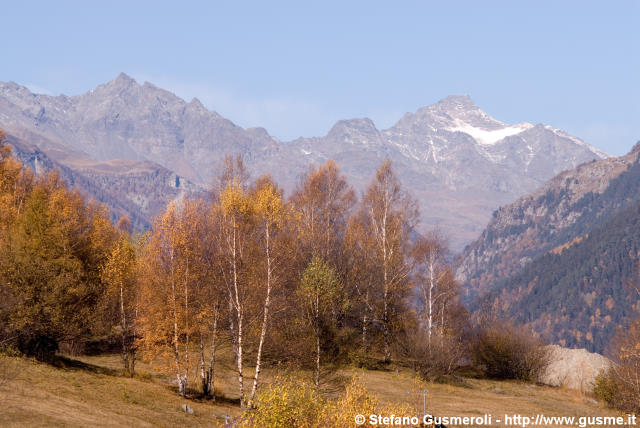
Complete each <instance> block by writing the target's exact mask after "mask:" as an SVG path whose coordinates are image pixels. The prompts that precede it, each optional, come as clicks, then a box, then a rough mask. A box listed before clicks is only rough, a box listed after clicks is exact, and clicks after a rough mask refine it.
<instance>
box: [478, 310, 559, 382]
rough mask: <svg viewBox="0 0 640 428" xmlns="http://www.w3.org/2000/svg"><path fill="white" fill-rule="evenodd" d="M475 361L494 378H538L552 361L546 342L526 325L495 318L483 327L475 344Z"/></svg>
mask: <svg viewBox="0 0 640 428" xmlns="http://www.w3.org/2000/svg"><path fill="white" fill-rule="evenodd" d="M472 358H473V362H474V364H476V365H477V366H478V368H480V369H481V370H482V372H483V373H484V375H485V376H486V377H488V378H491V379H517V380H523V381H536V380H537V379H538V378H539V376H540V375H541V374H542V372H543V370H544V369H545V368H546V367H547V366H548V365H549V352H548V351H547V350H546V349H545V347H544V343H543V342H542V340H540V339H539V338H536V337H535V336H534V335H533V334H532V332H530V331H529V330H527V329H526V328H524V327H514V326H513V325H511V324H508V323H497V322H494V323H492V324H491V325H489V326H486V327H484V328H481V329H479V331H478V332H477V333H476V337H475V339H474V343H473V348H472Z"/></svg>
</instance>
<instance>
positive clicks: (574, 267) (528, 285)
mask: <svg viewBox="0 0 640 428" xmlns="http://www.w3.org/2000/svg"><path fill="white" fill-rule="evenodd" d="M638 262H640V142H639V143H638V144H637V145H636V147H634V149H633V150H632V151H631V152H630V153H629V154H627V155H625V156H621V157H611V158H607V159H605V160H600V161H594V162H590V163H586V164H583V165H580V166H579V167H577V168H576V169H573V170H570V171H565V172H563V173H561V174H559V175H558V176H556V177H554V178H553V179H552V180H550V181H549V182H548V183H547V184H546V185H545V186H543V187H542V188H540V189H538V190H537V191H536V192H535V193H532V194H530V195H527V196H523V197H522V198H520V199H519V200H518V201H516V202H514V203H513V204H510V205H508V206H505V207H503V208H501V209H499V210H498V211H496V212H495V213H494V216H493V219H492V220H491V222H490V223H489V225H488V226H487V228H486V229H485V231H484V232H483V233H482V235H481V236H480V238H478V239H477V240H476V241H474V242H473V243H472V244H470V245H469V246H468V247H467V248H466V249H465V250H464V252H463V253H462V255H461V257H460V260H459V265H458V269H457V275H458V277H459V279H461V280H463V282H464V283H465V286H466V288H467V290H469V291H470V293H471V295H472V296H473V295H475V296H477V297H476V303H475V306H476V307H477V308H479V309H482V310H485V309H486V305H487V304H489V305H490V306H491V307H493V308H494V310H496V311H497V312H498V313H500V314H502V315H504V316H507V317H510V318H512V319H515V320H516V321H519V322H523V323H529V324H531V325H532V326H533V327H535V328H536V329H537V330H538V332H539V333H541V334H543V335H544V336H546V337H547V338H548V339H550V340H553V341H556V342H558V343H560V344H562V345H563V346H570V347H584V348H587V349H590V350H592V351H597V352H602V351H603V350H604V349H605V347H606V345H607V344H608V341H609V339H610V338H611V336H612V335H613V333H614V332H615V327H616V326H618V325H620V324H621V323H624V322H625V320H626V317H627V316H630V315H632V314H634V313H636V311H637V310H638V309H639V308H640V296H639V295H638V294H637V292H636V290H635V287H637V286H638V277H639V276H638V275H639V272H638V266H639V265H638ZM625 283H630V284H632V285H635V287H634V286H625Z"/></svg>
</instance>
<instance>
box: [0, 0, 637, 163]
mask: <svg viewBox="0 0 640 428" xmlns="http://www.w3.org/2000/svg"><path fill="white" fill-rule="evenodd" d="M3 3H4V4H3V5H2V8H1V10H0V18H1V20H2V33H3V36H2V38H1V41H0V47H1V52H2V54H1V55H2V66H1V67H0V80H1V81H9V80H12V81H15V82H18V83H21V84H26V85H27V86H29V87H31V88H33V89H37V90H39V91H42V92H47V93H51V94H59V93H64V94H67V95H75V94H78V93H81V92H85V91H87V90H89V89H91V88H93V87H95V86H97V85H98V84H100V83H104V82H106V81H108V80H111V79H114V78H115V77H116V76H117V74H118V73H119V72H121V71H124V72H126V73H127V74H130V75H131V76H133V77H135V78H136V79H137V80H138V81H140V82H143V81H145V80H148V81H150V82H152V83H154V84H156V85H158V86H161V87H164V88H166V89H169V90H171V91H173V92H175V93H177V94H178V95H180V96H182V97H184V98H187V99H188V100H189V99H190V98H192V97H198V98H199V99H200V100H201V101H202V102H203V103H204V104H205V105H206V106H207V107H208V108H210V109H213V110H216V111H217V112H218V113H220V114H222V115H223V116H225V117H227V118H229V119H230V120H232V121H234V122H235V123H237V124H239V125H242V126H244V127H249V126H264V127H265V128H267V130H268V131H269V132H270V133H271V134H273V135H275V136H277V137H278V138H281V139H293V138H295V137H298V136H300V135H304V136H314V135H324V134H326V132H327V131H328V130H329V129H330V127H331V126H332V125H333V123H334V122H335V121H336V120H339V119H344V118H352V117H364V116H367V117H371V118H372V119H373V120H374V122H375V123H376V125H377V126H378V128H385V127H388V126H391V125H392V124H393V123H395V122H396V121H397V120H398V119H399V118H400V117H401V116H402V115H403V114H404V113H405V112H407V111H415V110H416V109H418V108H419V107H422V106H425V105H429V104H432V103H434V102H436V101H438V100H439V99H441V98H443V97H445V96H447V95H449V94H469V95H470V96H471V98H472V99H473V100H474V101H475V102H476V104H478V105H479V106H480V107H481V108H482V109H483V110H484V111H486V112H487V113H488V114H490V115H492V116H494V117H496V118H497V119H499V120H502V121H505V122H509V123H516V122H521V121H528V122H533V123H540V122H542V123H545V124H549V125H552V126H554V127H557V128H561V129H564V130H566V131H568V132H570V133H572V134H574V135H576V136H578V137H580V138H582V139H584V140H586V141H588V142H590V143H592V144H594V145H596V146H598V147H600V148H602V149H604V150H607V151H609V152H611V153H613V154H622V153H626V152H627V151H628V150H629V149H630V148H631V146H632V145H633V144H634V143H635V142H636V141H637V140H639V139H640V31H639V30H638V22H640V2H639V1H611V2H604V1H549V2H546V1H528V2H525V1H504V2H499V1H464V2H463V1H438V2H435V1H433V2H432V1H420V2H408V1H396V2H391V1H384V2H377V1H346V0H343V1H335V2H334V1H329V0H324V1H321V2H304V1H291V2H279V1H261V2H243V1H235V2H230V1H227V2H216V1H202V2H189V1H180V2H178V1H173V2H161V1H154V2H144V1H134V0H129V1H126V2H121V1H110V2H90V1H89V2H87V1H82V2H66V1H57V2H29V1H25V2H17V1H12V2H3Z"/></svg>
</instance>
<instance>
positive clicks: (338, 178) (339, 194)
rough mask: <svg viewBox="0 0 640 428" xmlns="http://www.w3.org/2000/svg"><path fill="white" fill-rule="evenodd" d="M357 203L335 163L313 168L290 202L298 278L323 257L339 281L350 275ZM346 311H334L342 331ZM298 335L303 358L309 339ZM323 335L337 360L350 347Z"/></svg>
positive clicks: (332, 333)
mask: <svg viewBox="0 0 640 428" xmlns="http://www.w3.org/2000/svg"><path fill="white" fill-rule="evenodd" d="M355 203H356V197H355V193H354V191H353V189H352V187H351V186H350V185H349V184H348V182H347V179H346V177H345V176H344V175H343V174H341V173H340V170H339V168H338V166H337V164H336V163H335V162H334V161H332V160H330V161H328V162H327V163H326V164H324V165H321V166H319V167H311V168H310V169H309V171H308V172H307V174H305V175H304V176H303V178H302V180H301V182H300V183H299V184H298V186H297V188H296V190H295V191H294V193H293V195H292V196H291V198H290V204H291V207H292V211H293V222H292V226H291V227H292V228H293V229H294V230H295V234H296V238H297V239H296V240H295V250H296V251H295V263H296V265H295V269H296V270H297V272H298V275H300V273H301V272H303V271H304V270H305V269H306V268H307V266H308V265H309V263H311V261H312V260H313V258H314V257H320V258H321V259H322V260H324V261H325V262H326V263H327V264H328V265H329V266H330V267H331V269H333V270H334V271H335V273H336V275H337V276H338V277H339V278H344V277H345V275H346V273H347V272H348V271H349V265H348V262H349V259H348V258H347V257H345V246H344V236H345V233H346V228H347V224H348V222H349V217H350V215H351V213H352V211H353V208H354V205H355ZM298 281H299V277H298V278H297V279H296V281H295V284H298ZM345 308H346V306H335V307H333V308H332V309H331V311H332V313H331V316H332V317H333V319H334V320H335V325H336V326H337V327H338V329H341V330H342V329H344V327H345V324H344V322H345V321H346V318H347V317H348V313H347V312H346V311H345V310H344V309H345ZM290 316H291V318H292V319H298V320H300V319H301V313H300V311H296V310H295V308H294V310H293V311H292V313H291V315H290ZM303 321H304V320H303ZM298 333H299V334H301V335H302V336H301V337H298V338H297V339H295V338H293V339H292V340H297V341H298V343H299V345H300V346H299V347H298V348H299V352H298V353H299V354H301V353H302V351H301V350H302V349H303V348H304V346H305V345H306V340H307V339H308V337H307V336H306V333H304V329H302V330H301V331H298ZM322 335H323V337H322V338H321V342H322V343H323V344H324V345H323V346H325V347H329V346H331V347H332V348H333V349H332V350H329V349H324V350H323V352H325V353H329V351H331V354H333V355H334V357H337V356H338V355H339V353H340V352H341V351H342V350H343V349H344V346H345V345H348V342H347V341H346V340H343V338H342V337H340V336H339V331H337V330H336V329H329V328H323V329H322ZM345 339H346V337H345ZM311 346H313V345H311ZM300 356H301V355H299V357H300ZM305 357H306V356H305Z"/></svg>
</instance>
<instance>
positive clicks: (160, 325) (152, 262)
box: [140, 200, 201, 396]
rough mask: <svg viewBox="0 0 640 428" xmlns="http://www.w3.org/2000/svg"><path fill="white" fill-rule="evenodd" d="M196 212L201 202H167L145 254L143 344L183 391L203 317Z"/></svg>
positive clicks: (152, 357) (142, 290) (141, 318)
mask: <svg viewBox="0 0 640 428" xmlns="http://www.w3.org/2000/svg"><path fill="white" fill-rule="evenodd" d="M196 212H197V205H196V204H195V203H193V202H192V201H189V200H187V201H186V202H185V203H184V205H182V206H176V204H175V203H172V204H171V205H169V207H168V208H167V212H166V213H165V215H164V216H162V217H161V218H159V219H158V220H157V221H156V222H155V224H154V227H153V233H152V234H151V237H150V239H149V242H148V244H147V246H146V249H145V253H144V256H143V259H142V267H143V276H142V284H141V292H140V299H141V308H144V309H143V310H142V315H141V317H140V330H141V333H142V335H141V340H140V345H141V346H140V347H141V349H142V351H143V355H144V356H145V357H146V358H147V359H148V360H150V361H158V362H159V363H160V364H161V365H160V367H161V368H163V369H165V370H166V371H168V372H173V374H174V375H175V377H176V382H177V385H178V393H179V394H180V395H181V396H185V395H186V392H187V387H188V376H189V373H190V371H191V368H192V355H191V346H192V345H193V340H194V333H196V332H197V327H198V318H199V317H201V314H200V313H198V304H197V303H198V296H197V295H196V293H195V290H196V289H197V288H196V284H197V281H198V275H199V270H198V267H197V253H196V252H195V250H196V248H197V247H196V246H194V242H193V239H192V238H193V235H194V234H195V235H197V230H198V227H199V224H198V218H197V216H196ZM194 231H195V232H194Z"/></svg>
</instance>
